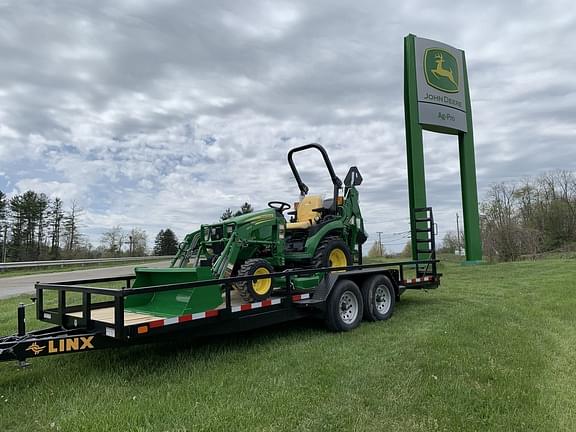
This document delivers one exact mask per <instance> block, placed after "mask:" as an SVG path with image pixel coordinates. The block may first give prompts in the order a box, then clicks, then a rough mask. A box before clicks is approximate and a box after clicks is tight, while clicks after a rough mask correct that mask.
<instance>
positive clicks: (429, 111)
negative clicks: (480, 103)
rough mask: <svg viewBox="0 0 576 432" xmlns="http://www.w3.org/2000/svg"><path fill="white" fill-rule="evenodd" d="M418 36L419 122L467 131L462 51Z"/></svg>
mask: <svg viewBox="0 0 576 432" xmlns="http://www.w3.org/2000/svg"><path fill="white" fill-rule="evenodd" d="M415 39H416V40H415V48H416V83H417V87H418V117H419V122H420V123H421V124H423V125H424V128H426V125H431V126H439V127H441V128H448V129H453V130H455V131H462V132H467V131H468V128H467V126H466V104H465V101H464V86H463V85H462V75H463V69H462V68H463V65H464V59H463V53H462V51H460V50H458V49H456V48H452V47H451V46H448V45H445V44H443V43H440V42H436V41H432V40H430V39H422V38H415Z"/></svg>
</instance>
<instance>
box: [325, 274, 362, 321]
mask: <svg viewBox="0 0 576 432" xmlns="http://www.w3.org/2000/svg"><path fill="white" fill-rule="evenodd" d="M363 310H364V305H363V302H362V294H361V293H360V288H358V285H356V284H355V283H354V282H352V281H351V280H346V279H342V280H340V281H338V283H337V284H336V286H334V289H333V290H332V292H331V293H330V297H328V302H327V304H326V326H327V327H328V329H330V330H332V331H335V332H343V331H349V330H353V329H355V328H356V327H358V326H359V325H360V322H361V321H362V314H363Z"/></svg>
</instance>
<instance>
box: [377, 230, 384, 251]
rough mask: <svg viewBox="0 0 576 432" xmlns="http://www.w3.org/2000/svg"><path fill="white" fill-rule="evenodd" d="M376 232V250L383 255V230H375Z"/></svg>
mask: <svg viewBox="0 0 576 432" xmlns="http://www.w3.org/2000/svg"><path fill="white" fill-rule="evenodd" d="M376 233H377V234H378V252H379V253H380V256H383V255H384V248H383V247H382V234H383V233H384V232H383V231H377V232H376Z"/></svg>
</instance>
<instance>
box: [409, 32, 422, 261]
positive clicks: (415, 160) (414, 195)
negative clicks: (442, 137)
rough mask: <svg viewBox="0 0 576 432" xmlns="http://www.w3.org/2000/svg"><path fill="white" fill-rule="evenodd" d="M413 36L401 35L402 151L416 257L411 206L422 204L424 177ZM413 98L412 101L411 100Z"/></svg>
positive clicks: (414, 248) (414, 255)
mask: <svg viewBox="0 0 576 432" xmlns="http://www.w3.org/2000/svg"><path fill="white" fill-rule="evenodd" d="M414 38H415V37H414V35H409V36H407V37H406V38H404V117H405V126H406V153H407V156H408V198H409V201H410V226H411V227H412V259H414V260H417V259H418V252H417V250H418V247H417V244H416V239H417V238H418V236H417V233H416V225H417V223H416V221H415V220H414V212H413V211H412V210H413V209H415V208H421V207H426V177H425V170H424V145H423V140H422V127H421V126H420V123H418V105H417V103H415V101H416V100H417V96H416V86H415V85H411V83H415V82H416V63H415V60H416V58H415V55H414ZM413 101H414V102H413Z"/></svg>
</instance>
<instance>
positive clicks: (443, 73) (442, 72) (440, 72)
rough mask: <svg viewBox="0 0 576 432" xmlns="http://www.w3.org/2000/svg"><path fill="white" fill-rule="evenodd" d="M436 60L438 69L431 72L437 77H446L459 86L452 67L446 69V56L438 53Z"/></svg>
mask: <svg viewBox="0 0 576 432" xmlns="http://www.w3.org/2000/svg"><path fill="white" fill-rule="evenodd" d="M434 61H435V62H436V69H432V70H431V72H432V73H433V74H434V76H435V77H436V78H440V77H444V78H448V80H449V81H450V82H451V83H452V84H454V85H455V86H456V87H458V83H457V82H456V81H455V80H454V75H453V74H452V69H444V56H443V55H442V54H441V53H438V54H436V55H435V56H434Z"/></svg>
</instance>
